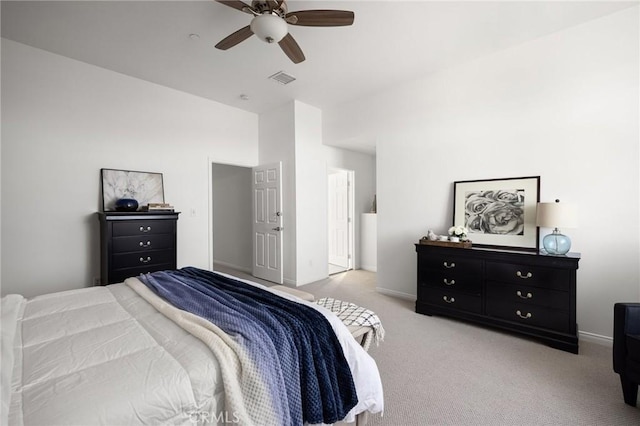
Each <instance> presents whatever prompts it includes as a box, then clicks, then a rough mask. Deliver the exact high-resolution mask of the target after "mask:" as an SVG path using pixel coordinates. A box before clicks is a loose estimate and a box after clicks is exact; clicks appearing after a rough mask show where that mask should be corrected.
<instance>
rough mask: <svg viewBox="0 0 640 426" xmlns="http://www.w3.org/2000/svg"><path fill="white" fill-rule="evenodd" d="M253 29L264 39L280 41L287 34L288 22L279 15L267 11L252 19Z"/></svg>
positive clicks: (274, 41)
mask: <svg viewBox="0 0 640 426" xmlns="http://www.w3.org/2000/svg"><path fill="white" fill-rule="evenodd" d="M251 31H253V33H254V34H255V35H256V36H258V38H259V39H260V40H262V41H266V42H267V43H278V42H279V41H280V40H282V39H283V38H284V36H286V35H287V33H288V32H289V30H288V29H287V23H286V22H285V21H284V19H282V18H280V17H279V16H276V15H272V14H270V13H265V14H263V15H258V16H256V17H255V18H253V19H252V20H251Z"/></svg>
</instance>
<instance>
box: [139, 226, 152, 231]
mask: <svg viewBox="0 0 640 426" xmlns="http://www.w3.org/2000/svg"><path fill="white" fill-rule="evenodd" d="M149 231H151V227H150V226H147V227H146V228H145V227H144V226H141V227H140V232H149Z"/></svg>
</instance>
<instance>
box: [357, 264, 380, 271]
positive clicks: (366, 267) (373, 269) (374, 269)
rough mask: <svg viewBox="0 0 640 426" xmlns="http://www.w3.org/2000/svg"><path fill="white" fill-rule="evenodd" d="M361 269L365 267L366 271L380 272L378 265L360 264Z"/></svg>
mask: <svg viewBox="0 0 640 426" xmlns="http://www.w3.org/2000/svg"><path fill="white" fill-rule="evenodd" d="M360 269H364V270H365V271H371V272H378V266H377V265H360Z"/></svg>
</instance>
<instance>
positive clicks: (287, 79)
mask: <svg viewBox="0 0 640 426" xmlns="http://www.w3.org/2000/svg"><path fill="white" fill-rule="evenodd" d="M269 78H270V79H272V80H275V81H277V82H278V83H280V84H289V83H291V82H292V81H295V79H296V78H295V77H294V76H292V75H289V74H287V73H286V72H284V71H278V72H277V73H275V74H274V75H272V76H269Z"/></svg>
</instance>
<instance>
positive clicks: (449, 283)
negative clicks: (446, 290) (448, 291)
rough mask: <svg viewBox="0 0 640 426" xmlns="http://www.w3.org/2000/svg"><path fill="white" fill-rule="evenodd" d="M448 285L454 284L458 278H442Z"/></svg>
mask: <svg viewBox="0 0 640 426" xmlns="http://www.w3.org/2000/svg"><path fill="white" fill-rule="evenodd" d="M442 281H443V282H444V283H445V284H446V285H454V284H455V283H456V280H451V281H449V280H448V279H446V278H445V279H443V280H442Z"/></svg>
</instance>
